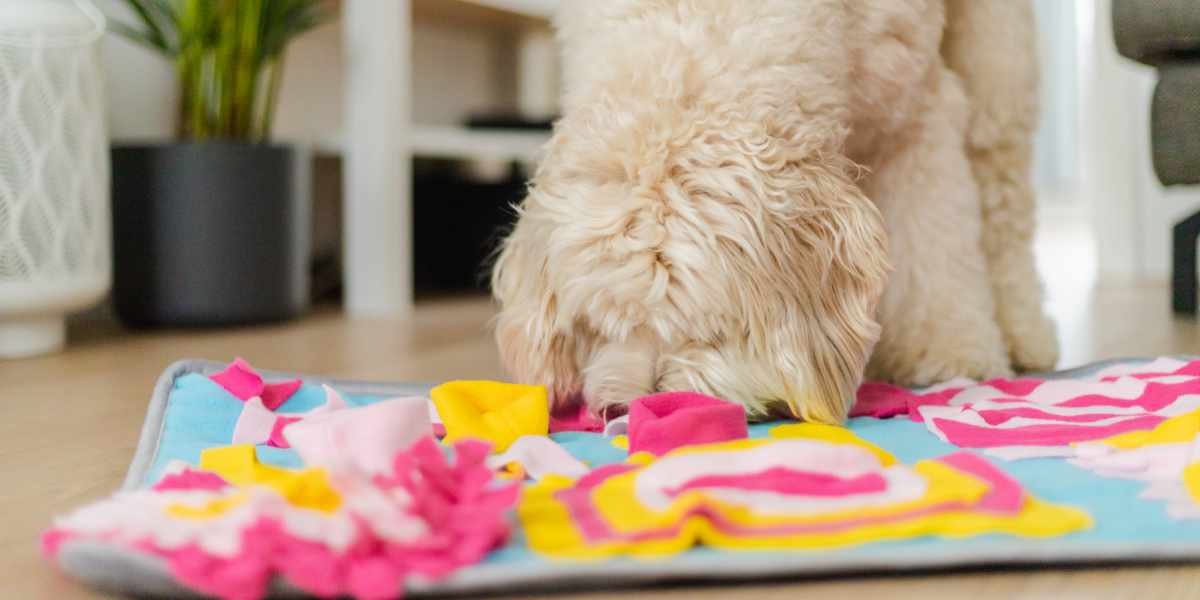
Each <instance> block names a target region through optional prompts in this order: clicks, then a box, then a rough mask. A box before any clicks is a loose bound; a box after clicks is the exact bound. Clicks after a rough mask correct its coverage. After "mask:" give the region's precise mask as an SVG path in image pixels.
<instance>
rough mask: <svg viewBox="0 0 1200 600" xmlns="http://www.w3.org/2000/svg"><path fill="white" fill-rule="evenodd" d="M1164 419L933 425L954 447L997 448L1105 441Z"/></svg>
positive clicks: (941, 422) (937, 421) (942, 421)
mask: <svg viewBox="0 0 1200 600" xmlns="http://www.w3.org/2000/svg"><path fill="white" fill-rule="evenodd" d="M1165 420H1166V417H1160V416H1157V415H1145V416H1140V417H1131V418H1129V419H1127V420H1124V421H1120V422H1117V423H1113V424H1111V425H1105V426H1100V427H1092V426H1076V425H1069V424H1057V423H1055V424H1045V425H1030V426H1027V427H1013V428H1011V429H1001V428H994V427H980V426H978V425H971V424H969V423H962V422H960V421H953V420H950V419H938V418H935V419H934V420H933V423H932V426H933V427H934V428H936V429H937V430H938V431H941V432H942V434H943V435H945V436H946V439H947V440H948V441H949V442H950V443H951V444H954V445H955V446H959V447H962V448H998V447H1002V446H1065V445H1068V444H1071V443H1073V442H1083V441H1089V440H1099V439H1104V438H1106V437H1110V436H1114V435H1117V434H1120V433H1126V432H1129V431H1141V430H1145V429H1153V428H1154V427H1155V426H1157V425H1158V424H1159V423H1162V422H1163V421H1165Z"/></svg>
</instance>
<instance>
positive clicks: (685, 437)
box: [629, 392, 749, 455]
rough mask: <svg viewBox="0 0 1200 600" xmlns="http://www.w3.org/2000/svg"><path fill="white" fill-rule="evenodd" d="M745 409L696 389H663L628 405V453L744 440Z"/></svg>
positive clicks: (745, 434) (656, 452)
mask: <svg viewBox="0 0 1200 600" xmlns="http://www.w3.org/2000/svg"><path fill="white" fill-rule="evenodd" d="M748 435H749V430H748V428H747V427H746V413H745V409H744V408H743V407H742V405H740V404H734V403H732V402H726V401H724V400H720V399H717V398H713V397H711V396H705V395H704V394H698V393H696V392H663V393H661V394H654V395H651V396H646V397H643V398H638V399H637V400H634V401H633V403H632V404H630V405H629V452H631V453H635V452H649V453H651V454H655V455H663V454H666V453H667V452H670V451H671V450H674V449H675V448H679V447H681V446H689V445H694V444H707V443H713V442H724V441H729V440H739V439H745V438H746V437H747V436H748Z"/></svg>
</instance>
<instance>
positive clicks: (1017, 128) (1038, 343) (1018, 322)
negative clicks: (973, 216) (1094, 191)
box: [942, 0, 1058, 370]
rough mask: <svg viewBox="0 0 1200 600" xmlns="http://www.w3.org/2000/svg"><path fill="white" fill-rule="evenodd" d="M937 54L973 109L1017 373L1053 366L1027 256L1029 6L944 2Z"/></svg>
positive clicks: (973, 135) (1032, 83)
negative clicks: (941, 42)
mask: <svg viewBox="0 0 1200 600" xmlns="http://www.w3.org/2000/svg"><path fill="white" fill-rule="evenodd" d="M947 21H948V26H947V31H946V38H945V44H944V45H943V46H942V52H943V54H944V56H945V59H946V62H947V64H948V65H949V66H950V68H952V69H954V71H955V72H957V73H958V74H959V76H960V77H962V80H963V84H964V87H965V88H966V92H967V96H968V98H969V100H970V105H971V116H970V122H969V125H968V135H967V150H968V156H969V158H970V160H971V168H972V169H973V171H974V174H975V180H976V182H977V183H978V185H979V194H980V199H981V201H982V205H983V250H984V256H985V257H986V258H987V262H988V271H989V274H990V276H991V283H992V293H993V294H994V295H995V298H996V315H997V319H998V320H999V322H1000V329H1001V331H1002V332H1003V334H1004V337H1005V341H1006V342H1007V344H1008V353H1009V356H1010V358H1011V359H1012V362H1013V363H1014V364H1015V365H1016V367H1017V368H1019V369H1028V370H1049V369H1052V368H1054V365H1055V363H1057V362H1058V340H1057V339H1056V334H1055V329H1054V323H1053V322H1052V321H1051V320H1050V319H1049V317H1048V316H1047V315H1046V313H1045V312H1044V310H1043V308H1042V285H1041V282H1040V280H1039V278H1038V273H1037V267H1036V266H1035V263H1034V256H1033V233H1034V227H1035V224H1034V215H1035V211H1036V206H1035V202H1034V194H1033V189H1032V186H1031V184H1030V180H1029V179H1030V163H1031V161H1032V156H1033V135H1034V130H1035V128H1036V127H1037V112H1038V111H1037V87H1038V86H1037V71H1038V69H1037V56H1036V53H1035V51H1034V49H1035V43H1034V39H1033V35H1034V32H1035V31H1036V27H1035V26H1034V20H1033V9H1032V6H1030V3H1029V2H1028V1H1017V0H950V1H949V2H947Z"/></svg>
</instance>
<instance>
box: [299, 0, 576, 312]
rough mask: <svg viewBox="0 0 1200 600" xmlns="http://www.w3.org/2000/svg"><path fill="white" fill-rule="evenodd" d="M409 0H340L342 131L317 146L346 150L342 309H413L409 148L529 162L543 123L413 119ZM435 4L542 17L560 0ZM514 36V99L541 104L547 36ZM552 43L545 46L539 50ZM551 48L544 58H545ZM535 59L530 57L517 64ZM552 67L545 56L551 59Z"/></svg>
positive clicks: (417, 152) (443, 0)
mask: <svg viewBox="0 0 1200 600" xmlns="http://www.w3.org/2000/svg"><path fill="white" fill-rule="evenodd" d="M413 2H414V0H343V1H342V3H341V5H342V10H343V19H342V23H343V25H342V26H343V40H344V42H343V43H344V53H343V56H344V60H345V61H346V63H345V74H346V78H345V90H344V93H345V99H346V100H345V111H346V113H345V131H344V132H343V133H342V134H341V135H340V136H337V137H335V138H333V139H327V140H323V141H322V142H320V143H319V144H318V147H319V148H321V149H324V150H327V151H335V152H338V153H340V154H342V156H343V160H344V165H345V166H344V171H343V173H344V175H343V177H344V183H343V185H344V191H343V198H344V210H345V216H344V229H343V243H344V245H345V256H344V261H345V272H344V277H345V282H344V283H345V310H346V312H347V313H348V314H350V315H351V316H359V317H400V318H408V317H409V316H411V314H412V303H413V281H412V256H413V253H412V242H413V235H412V225H413V223H412V158H413V157H414V156H423V157H433V158H461V159H472V160H483V161H495V160H511V161H522V162H533V161H535V160H536V158H537V155H538V152H539V149H540V148H541V147H542V145H543V144H544V143H545V142H546V139H547V136H546V135H545V134H543V133H537V132H529V131H496V130H470V129H466V128H461V127H453V126H431V125H420V124H415V123H413V122H412V116H411V107H412V82H411V73H412V64H411V58H412V57H411V43H412V35H413V32H412V17H413V14H412V10H413ZM436 2H437V4H436V8H437V9H438V10H439V11H446V10H450V11H453V10H455V9H454V7H455V6H462V7H463V8H464V9H469V8H471V7H472V5H473V6H474V7H475V9H476V10H478V7H483V8H485V9H491V10H493V11H501V12H504V13H509V14H512V15H514V16H516V17H518V18H519V19H535V20H541V21H543V27H542V29H545V27H544V21H545V20H546V19H548V18H550V16H551V15H552V14H553V12H554V10H555V6H556V5H557V3H558V0H436ZM530 38H531V41H529V42H526V40H525V39H521V40H520V41H519V42H518V43H519V44H520V48H521V52H520V54H521V57H522V58H521V62H522V64H520V65H518V73H517V76H518V79H519V81H518V87H519V88H521V87H528V86H534V87H538V88H540V89H538V90H534V93H527V92H526V90H523V89H519V90H518V95H519V96H521V101H522V104H528V105H531V106H533V107H534V108H535V109H537V110H542V109H544V107H545V106H544V105H545V96H546V92H545V90H546V82H547V81H548V79H547V77H546V75H545V72H544V71H545V69H546V68H547V61H548V60H551V61H552V54H553V51H552V46H553V43H552V40H548V36H547V35H546V34H545V33H544V31H543V32H539V33H534V34H531V35H530ZM547 48H550V50H547ZM548 57H549V58H548ZM527 62H536V63H537V64H524V63H527ZM551 67H552V64H551Z"/></svg>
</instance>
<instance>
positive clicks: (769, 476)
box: [666, 467, 887, 497]
mask: <svg viewBox="0 0 1200 600" xmlns="http://www.w3.org/2000/svg"><path fill="white" fill-rule="evenodd" d="M714 487H719V488H734V489H740V490H753V491H766V492H777V493H780V494H794V495H798V496H821V497H832V496H849V495H853V494H869V493H872V492H881V491H883V490H884V489H885V488H887V480H885V479H884V478H883V476H882V475H880V474H879V473H867V474H864V475H859V476H858V477H851V478H843V477H837V476H835V475H830V474H828V473H813V472H810V471H797V470H794V469H788V468H785V467H772V468H770V469H767V470H765V471H759V472H758V473H752V474H746V475H708V476H704V477H697V478H696V479H692V480H691V481H688V482H687V483H685V484H683V485H681V486H679V487H675V488H670V489H668V490H666V492H667V494H668V495H670V496H678V495H680V494H682V493H684V492H686V491H688V490H694V489H704V488H714Z"/></svg>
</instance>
